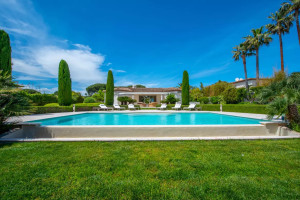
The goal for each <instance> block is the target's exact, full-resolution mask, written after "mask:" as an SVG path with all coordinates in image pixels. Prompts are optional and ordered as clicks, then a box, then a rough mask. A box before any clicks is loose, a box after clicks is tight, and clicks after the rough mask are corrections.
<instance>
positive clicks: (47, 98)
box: [25, 93, 57, 106]
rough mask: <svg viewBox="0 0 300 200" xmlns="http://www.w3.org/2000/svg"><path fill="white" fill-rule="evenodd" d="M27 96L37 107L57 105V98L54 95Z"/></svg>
mask: <svg viewBox="0 0 300 200" xmlns="http://www.w3.org/2000/svg"><path fill="white" fill-rule="evenodd" d="M25 94H26V96H27V97H28V98H29V99H30V100H31V102H32V104H33V105H36V106H43V105H45V104H48V103H57V96H56V95H54V94H39V93H36V94H27V93H25Z"/></svg>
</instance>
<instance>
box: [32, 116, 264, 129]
mask: <svg viewBox="0 0 300 200" xmlns="http://www.w3.org/2000/svg"><path fill="white" fill-rule="evenodd" d="M260 121H263V120H257V119H250V118H243V117H235V116H228V115H221V114H215V113H84V114H78V115H71V116H65V117H56V118H50V119H43V120H36V121H31V122H39V123H41V125H42V126H70V125H77V126H78V125H79V126H80V125H82V126H84V125H222V124H223V125H225V124H232V125H234V124H259V122H260Z"/></svg>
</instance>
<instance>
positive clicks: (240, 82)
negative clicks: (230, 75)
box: [232, 78, 269, 88]
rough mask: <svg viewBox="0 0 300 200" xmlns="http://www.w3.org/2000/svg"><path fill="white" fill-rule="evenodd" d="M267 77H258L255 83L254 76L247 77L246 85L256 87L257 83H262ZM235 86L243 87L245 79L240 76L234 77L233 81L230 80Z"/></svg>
mask: <svg viewBox="0 0 300 200" xmlns="http://www.w3.org/2000/svg"><path fill="white" fill-rule="evenodd" d="M268 80H269V79H266V78H262V79H259V84H257V81H256V78H248V85H249V87H256V86H258V85H262V84H264V83H265V82H266V81H268ZM232 84H233V85H234V87H235V88H245V87H246V81H245V79H242V78H236V79H235V81H234V82H232Z"/></svg>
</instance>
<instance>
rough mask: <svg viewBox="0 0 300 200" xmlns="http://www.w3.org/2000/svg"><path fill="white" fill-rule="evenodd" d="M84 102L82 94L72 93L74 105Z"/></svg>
mask: <svg viewBox="0 0 300 200" xmlns="http://www.w3.org/2000/svg"><path fill="white" fill-rule="evenodd" d="M83 101H84V98H83V96H82V95H81V93H80V92H74V91H72V103H82V102H83Z"/></svg>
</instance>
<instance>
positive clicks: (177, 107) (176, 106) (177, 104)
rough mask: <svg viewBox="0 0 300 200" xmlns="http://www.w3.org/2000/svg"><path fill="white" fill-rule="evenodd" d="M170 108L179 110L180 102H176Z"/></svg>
mask: <svg viewBox="0 0 300 200" xmlns="http://www.w3.org/2000/svg"><path fill="white" fill-rule="evenodd" d="M172 109H173V110H181V103H176V104H175V106H174V107H173V108H172Z"/></svg>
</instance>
